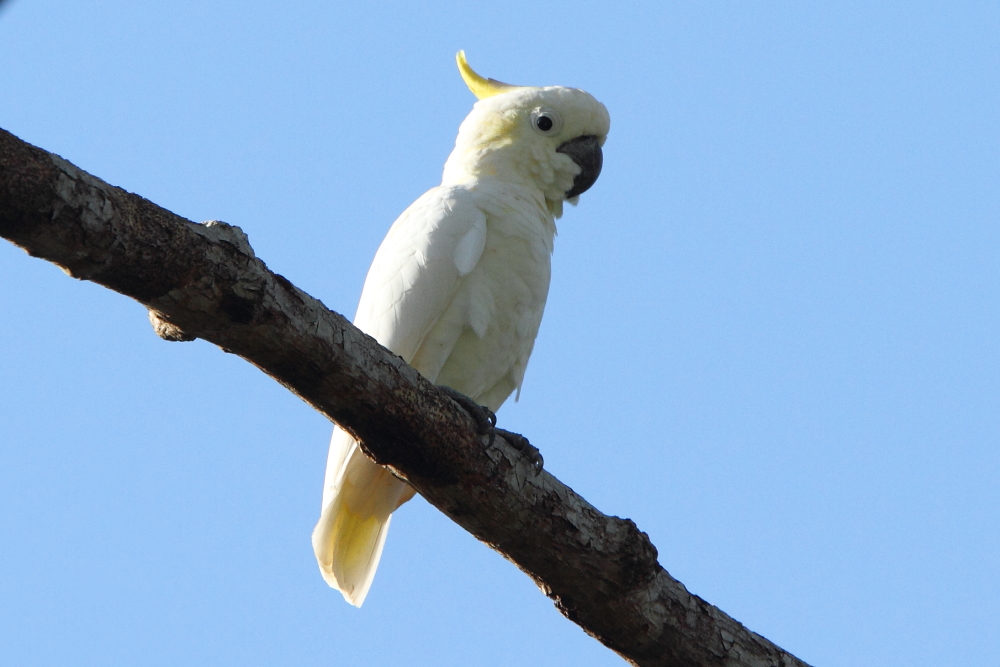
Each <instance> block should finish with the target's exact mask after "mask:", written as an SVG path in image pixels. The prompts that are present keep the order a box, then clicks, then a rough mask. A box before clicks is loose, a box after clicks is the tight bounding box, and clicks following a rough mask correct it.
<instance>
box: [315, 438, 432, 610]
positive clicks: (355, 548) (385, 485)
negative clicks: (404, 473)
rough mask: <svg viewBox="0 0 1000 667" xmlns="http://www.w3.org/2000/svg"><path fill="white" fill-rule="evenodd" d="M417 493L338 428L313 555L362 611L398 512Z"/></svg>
mask: <svg viewBox="0 0 1000 667" xmlns="http://www.w3.org/2000/svg"><path fill="white" fill-rule="evenodd" d="M412 497H413V489H412V488H411V487H410V486H409V485H408V484H406V483H404V482H401V481H400V480H398V479H396V478H395V477H394V476H393V475H392V473H390V472H389V471H388V470H386V469H385V468H383V467H382V466H380V465H377V464H375V463H372V462H371V461H370V460H369V459H368V458H367V457H366V456H365V455H364V453H362V451H361V449H360V448H359V447H358V443H357V442H355V441H354V439H353V438H351V436H350V435H348V434H347V433H346V432H344V431H342V430H341V429H339V428H336V429H334V431H333V438H332V439H331V441H330V455H329V457H328V459H327V463H326V481H325V483H324V486H323V512H322V514H321V515H320V519H319V523H317V524H316V528H315V529H314V530H313V534H312V543H313V551H314V552H315V553H316V561H317V562H318V563H319V570H320V573H321V574H322V575H323V579H325V580H326V583H328V584H330V586H331V587H332V588H336V589H337V590H339V591H340V592H341V593H342V594H343V596H344V599H345V600H347V601H348V602H350V603H351V604H352V605H354V606H355V607H360V606H361V603H363V602H364V601H365V596H366V595H368V589H369V588H370V587H371V585H372V579H374V578H375V570H376V569H377V568H378V561H379V558H381V556H382V546H383V545H384V544H385V536H386V534H387V533H388V532H389V520H390V519H391V518H392V512H393V511H394V510H395V509H396V508H397V507H399V506H400V505H401V504H403V503H404V502H406V501H407V500H409V499H410V498H412Z"/></svg>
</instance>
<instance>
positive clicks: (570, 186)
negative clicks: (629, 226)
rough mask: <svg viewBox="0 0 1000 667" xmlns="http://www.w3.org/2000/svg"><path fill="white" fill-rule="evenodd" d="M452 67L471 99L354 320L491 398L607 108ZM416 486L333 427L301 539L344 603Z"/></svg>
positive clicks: (521, 356)
mask: <svg viewBox="0 0 1000 667" xmlns="http://www.w3.org/2000/svg"><path fill="white" fill-rule="evenodd" d="M457 61H458V69H459V72H460V73H461V75H462V78H463V79H464V81H465V83H466V85H468V87H469V89H470V90H471V91H472V92H473V94H474V95H475V96H476V97H477V98H478V101H477V102H476V104H475V105H474V106H473V108H472V111H471V112H470V113H469V115H468V117H466V119H465V120H464V121H463V122H462V124H461V126H460V127H459V130H458V137H457V139H456V140H455V148H454V150H453V151H452V153H451V155H450V156H449V157H448V160H447V162H446V163H445V166H444V173H443V176H442V179H441V185H439V186H437V187H435V188H432V189H430V190H428V191H427V192H426V193H424V194H423V195H422V196H421V197H420V198H418V199H417V200H416V201H415V202H413V204H411V205H410V207H409V208H407V209H406V210H405V211H403V213H402V215H400V216H399V218H398V219H397V220H396V222H394V223H393V225H392V227H391V228H390V229H389V232H388V234H387V235H386V237H385V240H383V241H382V245H381V246H380V247H379V249H378V252H377V253H376V254H375V259H374V260H373V261H372V265H371V268H370V269H369V270H368V276H367V278H366V279H365V286H364V289H363V290H362V293H361V301H360V303H359V304H358V312H357V314H356V315H355V318H354V323H355V325H356V326H357V327H358V328H359V329H361V330H362V331H364V332H365V333H367V334H369V335H371V336H373V337H374V338H375V339H376V340H378V341H379V343H381V344H382V345H384V346H385V347H387V348H388V349H390V350H392V351H393V352H394V353H396V354H398V355H400V356H401V357H403V359H405V360H406V361H407V363H409V364H410V365H412V366H413V367H414V368H416V369H417V371H419V372H420V373H421V374H422V375H423V376H424V377H426V378H427V379H428V380H430V381H431V382H434V383H436V384H439V385H445V386H447V387H450V388H452V389H454V390H455V391H458V392H460V393H462V394H465V395H466V396H468V397H469V398H471V399H472V400H474V401H476V402H477V403H479V404H481V405H485V406H486V407H488V408H489V409H490V410H494V411H495V410H497V409H499V408H500V406H501V405H502V404H503V402H504V401H506V400H507V398H508V397H509V396H510V395H511V394H512V393H514V392H515V391H516V392H518V393H520V389H521V383H522V381H523V379H524V372H525V369H526V368H527V365H528V357H529V356H530V355H531V350H532V347H533V346H534V343H535V336H536V335H537V334H538V327H539V325H540V324H541V321H542V310H543V308H544V306H545V299H546V297H547V295H548V290H549V275H550V258H551V254H552V244H553V239H554V237H555V232H556V226H555V220H556V219H557V218H559V217H560V216H561V215H562V211H563V202H565V201H569V202H570V203H572V204H575V203H576V202H577V198H578V197H579V196H580V194H581V193H583V192H584V191H586V190H587V189H588V188H590V186H591V185H593V184H594V182H595V181H596V180H597V177H598V175H599V174H600V171H601V166H602V159H603V157H602V152H601V147H602V146H603V145H604V141H605V139H606V138H607V134H608V129H609V127H610V119H609V116H608V112H607V109H605V108H604V105H603V104H601V103H600V102H598V101H597V100H595V99H594V98H593V97H592V96H591V95H589V94H588V93H586V92H584V91H582V90H577V89H575V88H564V87H561V86H548V87H544V88H538V87H532V86H512V85H509V84H506V83H501V82H499V81H496V80H495V79H487V78H484V77H482V76H480V75H479V74H477V73H476V72H475V71H474V70H473V69H472V68H471V67H470V66H469V64H468V62H467V61H466V59H465V53H464V52H462V51H459V52H458V55H457ZM414 493H415V491H414V489H413V488H412V487H410V486H409V485H408V484H406V483H405V482H403V481H401V480H399V479H398V478H396V477H395V476H393V475H392V474H391V473H390V472H389V471H388V470H386V469H385V468H382V467H381V466H379V465H377V464H375V463H373V462H372V461H371V460H369V459H368V458H367V457H366V456H365V455H364V454H363V453H362V451H361V449H360V448H359V447H358V443H357V442H355V441H354V439H353V438H352V437H351V436H350V435H348V434H347V432H345V431H343V430H342V429H340V428H334V431H333V437H332V439H331V441H330V452H329V455H328V457H327V466H326V478H325V481H324V484H323V501H322V507H321V514H320V519H319V522H318V523H317V524H316V528H315V530H314V531H313V535H312V543H313V550H314V551H315V553H316V560H317V562H318V563H319V569H320V573H321V574H322V575H323V578H324V579H325V580H326V582H327V583H328V584H329V585H330V586H331V587H333V588H336V589H337V590H339V591H340V592H341V593H342V594H343V595H344V599H346V600H347V601H348V602H349V603H351V604H353V605H355V606H357V607H360V606H361V604H362V602H364V600H365V597H366V596H367V595H368V590H369V588H370V587H371V583H372V579H373V578H374V576H375V570H376V568H377V567H378V562H379V558H380V557H381V555H382V548H383V546H384V545H385V538H386V533H387V532H388V529H389V522H390V519H391V518H392V513H393V512H394V511H395V510H396V508H398V507H399V506H400V505H402V504H403V503H405V502H406V501H407V500H409V499H410V498H412V497H413V495H414Z"/></svg>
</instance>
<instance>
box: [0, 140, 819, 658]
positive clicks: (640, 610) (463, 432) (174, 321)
mask: <svg viewBox="0 0 1000 667" xmlns="http://www.w3.org/2000/svg"><path fill="white" fill-rule="evenodd" d="M0 236H3V237H4V238H6V239H8V240H10V241H12V242H13V243H15V244H17V245H18V246H20V247H21V248H23V249H24V250H26V251H27V252H28V253H29V254H30V255H32V256H35V257H41V258H43V259H46V260H48V261H50V262H54V263H56V264H58V265H59V266H61V267H62V268H63V269H64V270H65V271H66V272H67V273H68V274H69V275H71V276H73V277H75V278H80V279H84V280H90V281H93V282H95V283H98V284H100V285H104V286H105V287H108V288H110V289H113V290H115V291H116V292H120V293H121V294H124V295H126V296H129V297H132V298H133V299H135V300H137V301H139V302H140V303H142V304H144V305H145V306H147V307H148V308H149V309H150V319H151V320H152V321H153V325H154V329H155V330H156V332H157V334H158V335H160V336H161V337H163V338H166V339H168V340H192V339H194V338H202V339H204V340H207V341H210V342H212V343H214V344H216V345H218V346H219V347H221V348H222V349H223V350H225V351H227V352H232V353H234V354H237V355H239V356H241V357H243V358H244V359H246V360H247V361H249V362H250V363H252V364H254V365H255V366H257V367H258V368H260V369H261V370H262V371H264V372H265V373H267V374H268V375H270V376H271V377H273V378H274V379H276V380H277V381H278V382H280V383H281V384H283V385H284V386H285V387H287V388H288V389H289V390H290V391H292V392H293V393H295V394H296V395H298V396H300V397H301V398H302V399H303V400H305V401H306V402H307V403H309V404H310V405H312V406H313V407H314V408H316V409H317V410H319V411H320V412H322V413H323V414H324V415H326V416H327V417H329V418H330V419H332V420H334V421H336V422H337V423H338V424H340V425H341V426H343V427H344V428H346V429H347V430H348V431H350V432H351V433H352V434H353V435H354V436H355V437H356V438H357V439H358V440H359V442H360V443H361V446H362V447H363V449H364V451H365V453H366V454H368V456H370V457H371V458H372V459H373V460H375V461H377V462H378V463H381V464H383V465H386V466H388V467H389V468H390V469H391V470H392V471H393V472H394V473H395V474H397V475H398V476H399V477H401V478H403V479H405V480H406V481H408V482H409V483H410V484H412V485H413V486H414V487H415V488H416V489H417V490H418V491H420V493H421V494H422V495H423V496H424V497H425V498H426V499H427V500H428V501H429V502H430V503H431V504H433V505H434V506H435V507H437V508H438V509H439V510H441V511H442V512H444V513H445V514H446V515H448V516H449V517H450V518H451V519H452V520H454V521H455V522H456V523H458V524H459V525H460V526H462V527H463V528H465V529H466V530H467V531H469V532H470V533H472V534H473V535H475V536H476V538H478V539H479V540H481V541H483V542H485V543H486V544H488V545H489V546H490V547H492V548H493V549H495V550H497V551H499V552H500V553H501V554H502V555H503V556H504V557H505V558H507V559H508V560H510V561H511V562H513V563H514V564H515V565H517V566H518V567H519V568H520V569H521V570H522V571H524V572H525V573H526V574H527V575H528V576H529V577H531V578H532V580H534V582H535V583H536V584H537V585H538V586H539V588H541V589H542V591H543V592H544V593H545V594H546V595H548V596H549V597H550V598H552V600H553V601H554V602H555V605H556V607H557V608H558V609H559V611H561V612H562V613H563V614H564V615H565V616H566V617H567V618H569V619H570V620H572V621H573V622H575V623H577V624H578V625H580V627H582V628H583V629H584V630H585V631H586V632H587V633H588V634H590V635H592V636H593V637H595V638H597V639H598V640H599V641H601V642H602V643H604V644H605V645H606V646H608V647H609V648H611V649H612V650H614V651H616V652H617V653H618V654H620V655H621V656H622V657H624V658H625V659H626V660H628V661H629V662H631V663H632V664H634V665H643V666H646V665H650V666H651V665H672V666H686V667H688V666H689V667H694V666H702V665H720V666H721V665H726V666H736V665H746V666H750V665H753V666H763V665H775V666H779V665H780V666H790V665H805V663H803V662H802V661H800V660H798V659H797V658H795V657H794V656H792V655H790V654H788V653H786V652H785V651H782V650H781V649H780V648H779V647H777V646H775V645H774V644H772V643H771V642H769V641H767V640H766V639H764V638H763V637H760V636H759V635H756V634H754V633H753V632H750V631H749V630H747V629H746V628H744V627H743V626H742V625H740V624H739V623H738V622H737V621H735V620H734V619H732V618H730V617H729V616H727V615H726V614H725V613H723V612H722V611H720V610H719V609H717V608H716V607H713V606H712V605H710V604H708V603H707V602H705V601H704V600H702V599H701V598H699V597H697V596H695V595H691V594H690V593H689V592H688V591H687V589H685V588H684V586H683V584H681V583H680V582H678V581H677V580H675V579H674V578H672V577H671V576H670V575H669V574H668V573H667V572H666V571H665V570H664V569H663V568H662V567H660V564H659V563H658V562H657V560H656V549H655V547H653V545H652V544H651V543H650V541H649V538H648V537H647V535H646V534H645V533H643V532H640V531H639V530H638V528H636V526H635V524H634V523H633V522H632V521H630V520H628V519H625V520H623V519H619V518H617V517H610V516H607V515H605V514H602V513H601V512H600V511H598V510H597V509H596V508H594V507H593V506H592V505H590V504H589V503H588V502H587V501H586V500H584V499H583V498H581V497H580V496H578V495H577V494H576V493H574V492H573V490H572V489H570V488H569V487H567V486H565V485H564V484H562V483H561V482H560V481H559V480H557V479H556V478H555V477H553V476H552V475H550V474H548V473H547V472H544V471H543V472H541V473H539V474H535V472H534V471H533V470H532V468H531V466H530V464H529V463H528V461H527V460H526V459H525V458H524V457H523V456H521V455H520V454H518V453H517V452H516V451H514V450H513V448H511V447H510V446H509V445H508V444H507V443H506V442H504V441H503V440H501V439H499V438H498V439H497V440H496V441H495V443H494V444H493V445H492V446H489V447H488V446H486V440H485V438H484V437H482V436H477V435H476V429H475V425H474V423H473V421H472V419H471V418H470V417H469V416H468V415H467V414H466V413H465V412H464V411H463V410H462V409H460V408H459V407H458V406H457V405H456V404H455V403H454V402H453V401H452V400H451V399H449V398H448V397H447V396H446V395H445V394H444V393H443V392H441V391H440V390H438V389H436V388H435V387H434V386H433V385H432V384H431V383H429V382H428V381H427V380H425V379H424V378H423V377H422V376H420V374H419V373H417V372H416V371H415V370H414V369H413V368H411V367H410V366H408V365H407V364H406V363H404V362H403V360H402V359H401V358H399V357H397V356H395V355H393V354H392V353H391V352H389V351H388V350H386V349H385V348H383V347H381V346H380V345H378V343H376V342H375V341H374V340H373V339H372V338H370V337H369V336H366V335H365V334H363V333H361V332H360V331H358V330H357V329H356V328H355V327H354V326H353V325H351V323H350V322H348V321H347V320H346V319H345V318H344V317H343V316H341V315H339V314H337V313H334V312H332V311H330V310H328V309H327V308H326V307H325V306H323V304H322V303H321V302H319V301H318V300H317V299H314V298H313V297H311V296H309V295H308V294H306V293H304V292H302V291H301V290H299V289H297V288H296V287H295V286H294V285H292V284H291V283H290V282H289V281H288V280H286V279H285V278H283V277H282V276H280V275H277V274H274V273H271V272H270V271H269V270H268V269H267V267H266V266H265V264H264V262H262V261H261V260H260V259H258V258H257V257H255V256H254V253H253V250H252V249H251V247H250V244H249V243H248V242H247V238H246V236H245V235H244V234H243V232H242V231H241V230H240V229H239V228H238V227H232V226H230V225H227V224H225V223H221V222H209V223H206V224H204V225H199V224H195V223H193V222H190V221H188V220H185V219H184V218H181V217H179V216H177V215H174V214H173V213H171V212H169V211H167V210H164V209H162V208H160V207H159V206H157V205H155V204H153V203H152V202H149V201H147V200H145V199H143V198H142V197H139V196H137V195H133V194H130V193H127V192H125V191H124V190H121V189H120V188H116V187H113V186H111V185H108V184H107V183H105V182H103V181H101V180H99V179H97V178H95V177H93V176H90V175H89V174H87V173H85V172H83V171H81V170H79V169H77V168H76V167H74V166H73V165H71V164H70V163H68V162H66V161H65V160H63V159H62V158H60V157H58V156H56V155H53V154H50V153H47V152H45V151H43V150H40V149H38V148H35V147H33V146H31V145H29V144H27V143H24V142H22V141H20V140H19V139H17V138H16V137H14V136H13V135H11V134H10V133H8V132H5V131H3V130H0Z"/></svg>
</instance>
